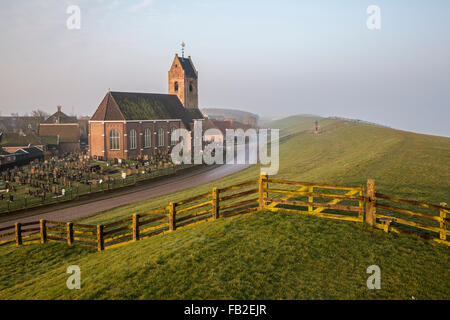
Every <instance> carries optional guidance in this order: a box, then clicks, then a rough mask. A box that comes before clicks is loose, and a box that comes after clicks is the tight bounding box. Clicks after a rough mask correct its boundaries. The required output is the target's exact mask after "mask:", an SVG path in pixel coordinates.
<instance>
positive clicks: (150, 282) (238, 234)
mask: <svg viewBox="0 0 450 320" xmlns="http://www.w3.org/2000/svg"><path fill="white" fill-rule="evenodd" d="M316 119H317V118H315V117H305V116H303V117H290V118H287V119H285V120H281V121H277V122H276V123H272V124H270V126H272V127H275V126H276V127H279V128H281V129H282V136H283V135H284V136H286V137H287V138H286V139H283V142H282V143H281V145H280V171H279V174H278V176H279V177H283V178H286V179H292V180H303V181H315V182H329V183H343V184H344V183H345V184H362V183H365V181H366V179H367V178H374V179H375V180H376V185H377V187H378V189H379V190H380V191H381V192H384V193H389V194H395V195H399V196H402V197H408V198H415V199H419V200H425V201H430V202H434V203H438V202H440V201H446V202H450V199H449V198H448V197H449V194H450V169H449V165H448V163H450V139H448V138H442V137H434V136H427V135H420V134H414V133H408V132H403V131H398V130H393V129H388V128H382V127H377V126H371V125H365V124H360V123H347V124H342V125H341V124H339V121H337V120H330V119H319V123H320V124H321V126H322V127H323V128H324V132H323V133H322V134H320V135H313V134H311V133H306V132H304V130H306V129H310V128H312V126H313V123H314V121H315V120H316ZM296 124H297V125H296ZM336 124H339V125H336ZM327 127H328V128H329V130H325V129H326V128H327ZM258 172H259V170H258V167H256V166H254V167H251V168H249V169H246V170H244V171H242V172H239V173H237V174H234V175H231V176H229V177H225V178H223V179H220V180H219V181H217V182H215V183H209V184H207V185H203V186H200V187H196V188H192V189H189V190H186V191H182V192H177V193H174V194H171V195H168V196H164V197H160V198H157V199H152V200H147V201H142V202H139V203H136V204H133V205H128V206H123V207H120V208H116V209H114V210H110V211H107V212H104V213H101V214H98V215H96V216H93V217H90V218H86V219H83V222H89V223H100V222H102V223H106V222H108V221H112V220H115V219H118V218H119V217H125V216H128V215H130V214H132V213H139V212H142V211H146V210H149V209H151V208H153V207H158V206H160V205H162V204H167V203H168V202H169V201H176V200H178V199H182V198H185V197H188V196H190V195H194V194H198V193H201V192H204V191H206V190H210V189H211V188H212V187H213V186H226V185H230V184H234V183H237V182H240V181H244V180H247V179H253V178H256V177H257V175H258ZM449 260H450V255H449V249H448V248H446V247H443V246H440V245H433V244H431V243H430V242H427V241H425V240H422V239H420V238H417V237H414V236H405V235H396V234H385V233H384V232H382V231H378V230H370V229H368V228H365V227H364V226H363V225H360V224H355V223H351V222H343V221H333V220H327V219H321V218H316V217H311V216H305V215H300V214H288V213H283V212H280V213H277V214H274V213H270V212H257V213H254V214H247V215H244V216H237V217H233V218H228V219H219V220H217V221H213V222H209V223H204V224H199V225H196V226H192V227H187V228H183V229H181V230H178V231H176V232H173V233H169V234H165V235H162V236H156V237H153V238H150V239H146V240H143V241H139V242H136V243H133V244H129V245H126V246H123V247H119V248H115V249H110V250H106V251H104V252H96V251H95V250H93V249H90V248H86V247H81V246H78V245H75V246H73V247H68V246H66V245H65V244H62V243H48V244H45V245H29V246H23V247H21V248H16V247H5V248H0V298H1V299H16V298H27V299H37V298H43V299H127V298H128V299H140V298H151V299H182V298H184V299H212V298H224V299H225V298H236V299H327V298H329V299H380V298H381V299H382V298H392V299H412V297H414V298H415V299H430V298H438V299H439V298H440V299H449V298H450V276H449V274H448V271H447V269H448V267H447V266H448V265H449V262H450V261H449ZM72 264H76V265H79V266H80V268H81V277H82V289H81V290H68V289H67V287H66V285H65V283H66V279H67V277H68V275H67V274H66V268H67V267H68V266H69V265H72ZM373 264H376V265H379V266H380V268H381V278H382V280H381V288H382V289H381V290H368V289H367V287H366V279H367V277H368V276H369V275H368V274H366V269H367V267H368V266H370V265H373Z"/></svg>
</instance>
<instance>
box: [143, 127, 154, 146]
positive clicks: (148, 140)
mask: <svg viewBox="0 0 450 320" xmlns="http://www.w3.org/2000/svg"><path fill="white" fill-rule="evenodd" d="M151 145H152V134H151V131H150V129H149V128H147V129H145V131H144V148H148V147H150V146H151Z"/></svg>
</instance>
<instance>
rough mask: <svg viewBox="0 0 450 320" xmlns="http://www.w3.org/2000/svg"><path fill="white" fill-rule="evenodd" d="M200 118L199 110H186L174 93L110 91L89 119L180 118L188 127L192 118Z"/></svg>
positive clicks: (201, 116)
mask: <svg viewBox="0 0 450 320" xmlns="http://www.w3.org/2000/svg"><path fill="white" fill-rule="evenodd" d="M197 110H198V109H197ZM202 118H203V115H202V113H201V112H200V110H198V112H194V113H193V114H191V112H190V111H187V109H185V108H184V107H183V105H182V104H181V101H180V99H178V97H177V96H176V95H172V94H158V93H137V92H117V91H111V92H108V93H107V94H106V96H105V98H104V99H103V101H102V102H101V103H100V105H99V106H98V108H97V110H96V111H95V113H94V115H93V116H92V118H91V120H94V121H107V120H164V119H167V120H168V119H180V120H181V121H183V124H184V125H185V127H186V128H189V123H190V122H192V121H193V119H202Z"/></svg>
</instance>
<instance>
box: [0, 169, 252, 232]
mask: <svg viewBox="0 0 450 320" xmlns="http://www.w3.org/2000/svg"><path fill="white" fill-rule="evenodd" d="M247 167H249V165H247V164H239V165H238V164H233V165H220V166H218V165H215V166H206V167H202V168H199V169H197V170H194V171H191V172H187V173H183V174H180V175H176V176H174V177H170V178H167V179H163V180H160V181H155V182H154V183H152V182H150V183H148V184H145V185H140V186H136V187H132V188H128V189H126V190H121V191H120V192H114V193H105V194H101V195H99V196H98V197H96V198H91V199H88V200H80V201H78V202H76V203H71V204H67V205H66V206H58V207H47V208H41V209H38V210H32V211H29V212H27V211H26V212H23V213H19V214H15V215H10V216H4V217H0V228H1V227H5V226H9V225H11V224H13V223H15V222H22V223H23V222H29V221H36V220H39V219H48V220H55V221H62V222H67V221H72V220H76V219H80V218H83V217H88V216H91V215H94V214H96V213H99V212H102V211H104V210H108V209H112V208H115V207H118V206H123V205H126V204H130V203H133V202H137V201H142V200H146V199H150V198H155V197H159V196H162V195H166V194H170V193H173V192H177V191H181V190H184V189H188V188H191V187H195V186H198V185H201V184H204V183H208V182H211V181H214V180H217V179H220V178H222V177H225V176H228V175H230V174H233V173H235V172H238V171H240V170H243V169H245V168H247Z"/></svg>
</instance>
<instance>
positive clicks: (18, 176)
mask: <svg viewBox="0 0 450 320" xmlns="http://www.w3.org/2000/svg"><path fill="white" fill-rule="evenodd" d="M188 166H189V165H174V164H173V163H172V161H171V159H170V155H166V154H157V155H154V156H149V157H142V158H138V159H137V160H123V159H110V160H107V161H101V160H98V159H95V158H92V157H90V156H88V155H86V154H85V153H82V152H78V153H68V154H65V155H64V156H62V157H58V156H50V157H48V158H45V159H35V160H33V161H31V162H30V163H28V164H27V165H23V166H15V167H12V168H6V169H4V170H2V171H1V172H0V214H1V213H5V212H11V211H16V210H21V209H25V208H31V207H36V206H41V205H45V204H51V203H57V202H63V201H70V200H74V199H78V198H79V196H81V195H86V194H90V193H94V192H102V191H107V190H112V189H117V188H121V187H125V186H130V185H133V184H135V183H136V182H137V181H143V180H148V179H151V178H154V177H157V176H162V175H167V174H170V173H174V172H176V170H178V169H181V168H185V167H188Z"/></svg>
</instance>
